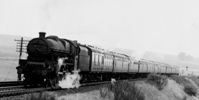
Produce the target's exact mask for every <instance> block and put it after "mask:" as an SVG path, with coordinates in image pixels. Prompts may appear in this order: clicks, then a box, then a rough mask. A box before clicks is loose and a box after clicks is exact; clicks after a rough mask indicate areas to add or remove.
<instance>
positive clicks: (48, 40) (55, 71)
mask: <svg viewBox="0 0 199 100" xmlns="http://www.w3.org/2000/svg"><path fill="white" fill-rule="evenodd" d="M45 34H46V33H44V32H40V33H39V38H34V39H32V40H31V41H30V42H29V43H28V46H27V53H28V57H27V63H26V65H25V67H24V68H23V74H24V78H25V80H24V83H25V85H49V86H56V84H57V83H58V81H59V79H61V78H60V76H63V74H64V72H66V71H71V70H73V69H74V63H75V61H74V58H75V56H76V55H77V53H76V51H77V46H76V45H75V44H74V43H73V42H72V41H70V40H66V39H60V38H58V37H57V36H48V37H45ZM60 58H63V64H62V65H61V66H60V65H59V63H58V60H59V59H60ZM60 74H62V75H60Z"/></svg>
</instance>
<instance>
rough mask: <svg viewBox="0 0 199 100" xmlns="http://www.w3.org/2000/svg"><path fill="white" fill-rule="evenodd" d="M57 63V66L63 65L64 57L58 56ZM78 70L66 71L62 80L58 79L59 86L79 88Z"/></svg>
mask: <svg viewBox="0 0 199 100" xmlns="http://www.w3.org/2000/svg"><path fill="white" fill-rule="evenodd" d="M58 65H59V68H60V67H61V66H62V65H64V58H59V59H58ZM79 71H80V70H74V71H73V73H70V72H66V74H65V76H64V77H63V79H62V80H60V81H59V84H58V85H59V86H60V87H61V88H79V86H80V82H79V81H80V79H81V77H80V75H79Z"/></svg>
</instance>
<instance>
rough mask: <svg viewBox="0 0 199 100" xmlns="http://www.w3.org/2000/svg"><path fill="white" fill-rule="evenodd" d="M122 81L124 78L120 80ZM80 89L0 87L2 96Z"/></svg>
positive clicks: (71, 91) (86, 84) (91, 84)
mask: <svg viewBox="0 0 199 100" xmlns="http://www.w3.org/2000/svg"><path fill="white" fill-rule="evenodd" d="M137 80H140V79H131V80H129V81H137ZM120 81H122V80H120ZM110 83H111V82H110V81H103V82H92V83H82V84H81V86H80V88H79V89H82V88H86V87H89V86H96V85H103V84H110ZM79 89H61V88H59V89H52V88H50V87H48V88H42V87H40V88H24V87H23V86H22V85H21V86H20V85H19V86H7V87H0V98H1V97H8V96H15V95H22V94H28V93H35V92H43V91H59V90H62V91H65V90H67V93H76V92H78V91H79Z"/></svg>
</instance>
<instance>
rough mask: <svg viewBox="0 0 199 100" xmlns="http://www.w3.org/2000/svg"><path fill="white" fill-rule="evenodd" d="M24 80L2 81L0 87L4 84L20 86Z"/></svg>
mask: <svg viewBox="0 0 199 100" xmlns="http://www.w3.org/2000/svg"><path fill="white" fill-rule="evenodd" d="M22 84H23V82H22V81H6V82H0V87H3V86H19V85H22Z"/></svg>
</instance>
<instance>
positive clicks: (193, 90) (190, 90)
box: [170, 76, 199, 96]
mask: <svg viewBox="0 0 199 100" xmlns="http://www.w3.org/2000/svg"><path fill="white" fill-rule="evenodd" d="M170 78H171V79H173V80H175V81H176V82H177V83H178V84H180V85H182V86H183V87H184V92H185V93H187V94H188V95H190V96H196V95H197V92H198V86H199V83H198V86H197V85H196V82H193V80H195V81H198V78H194V79H193V77H185V76H171V77H170Z"/></svg>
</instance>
